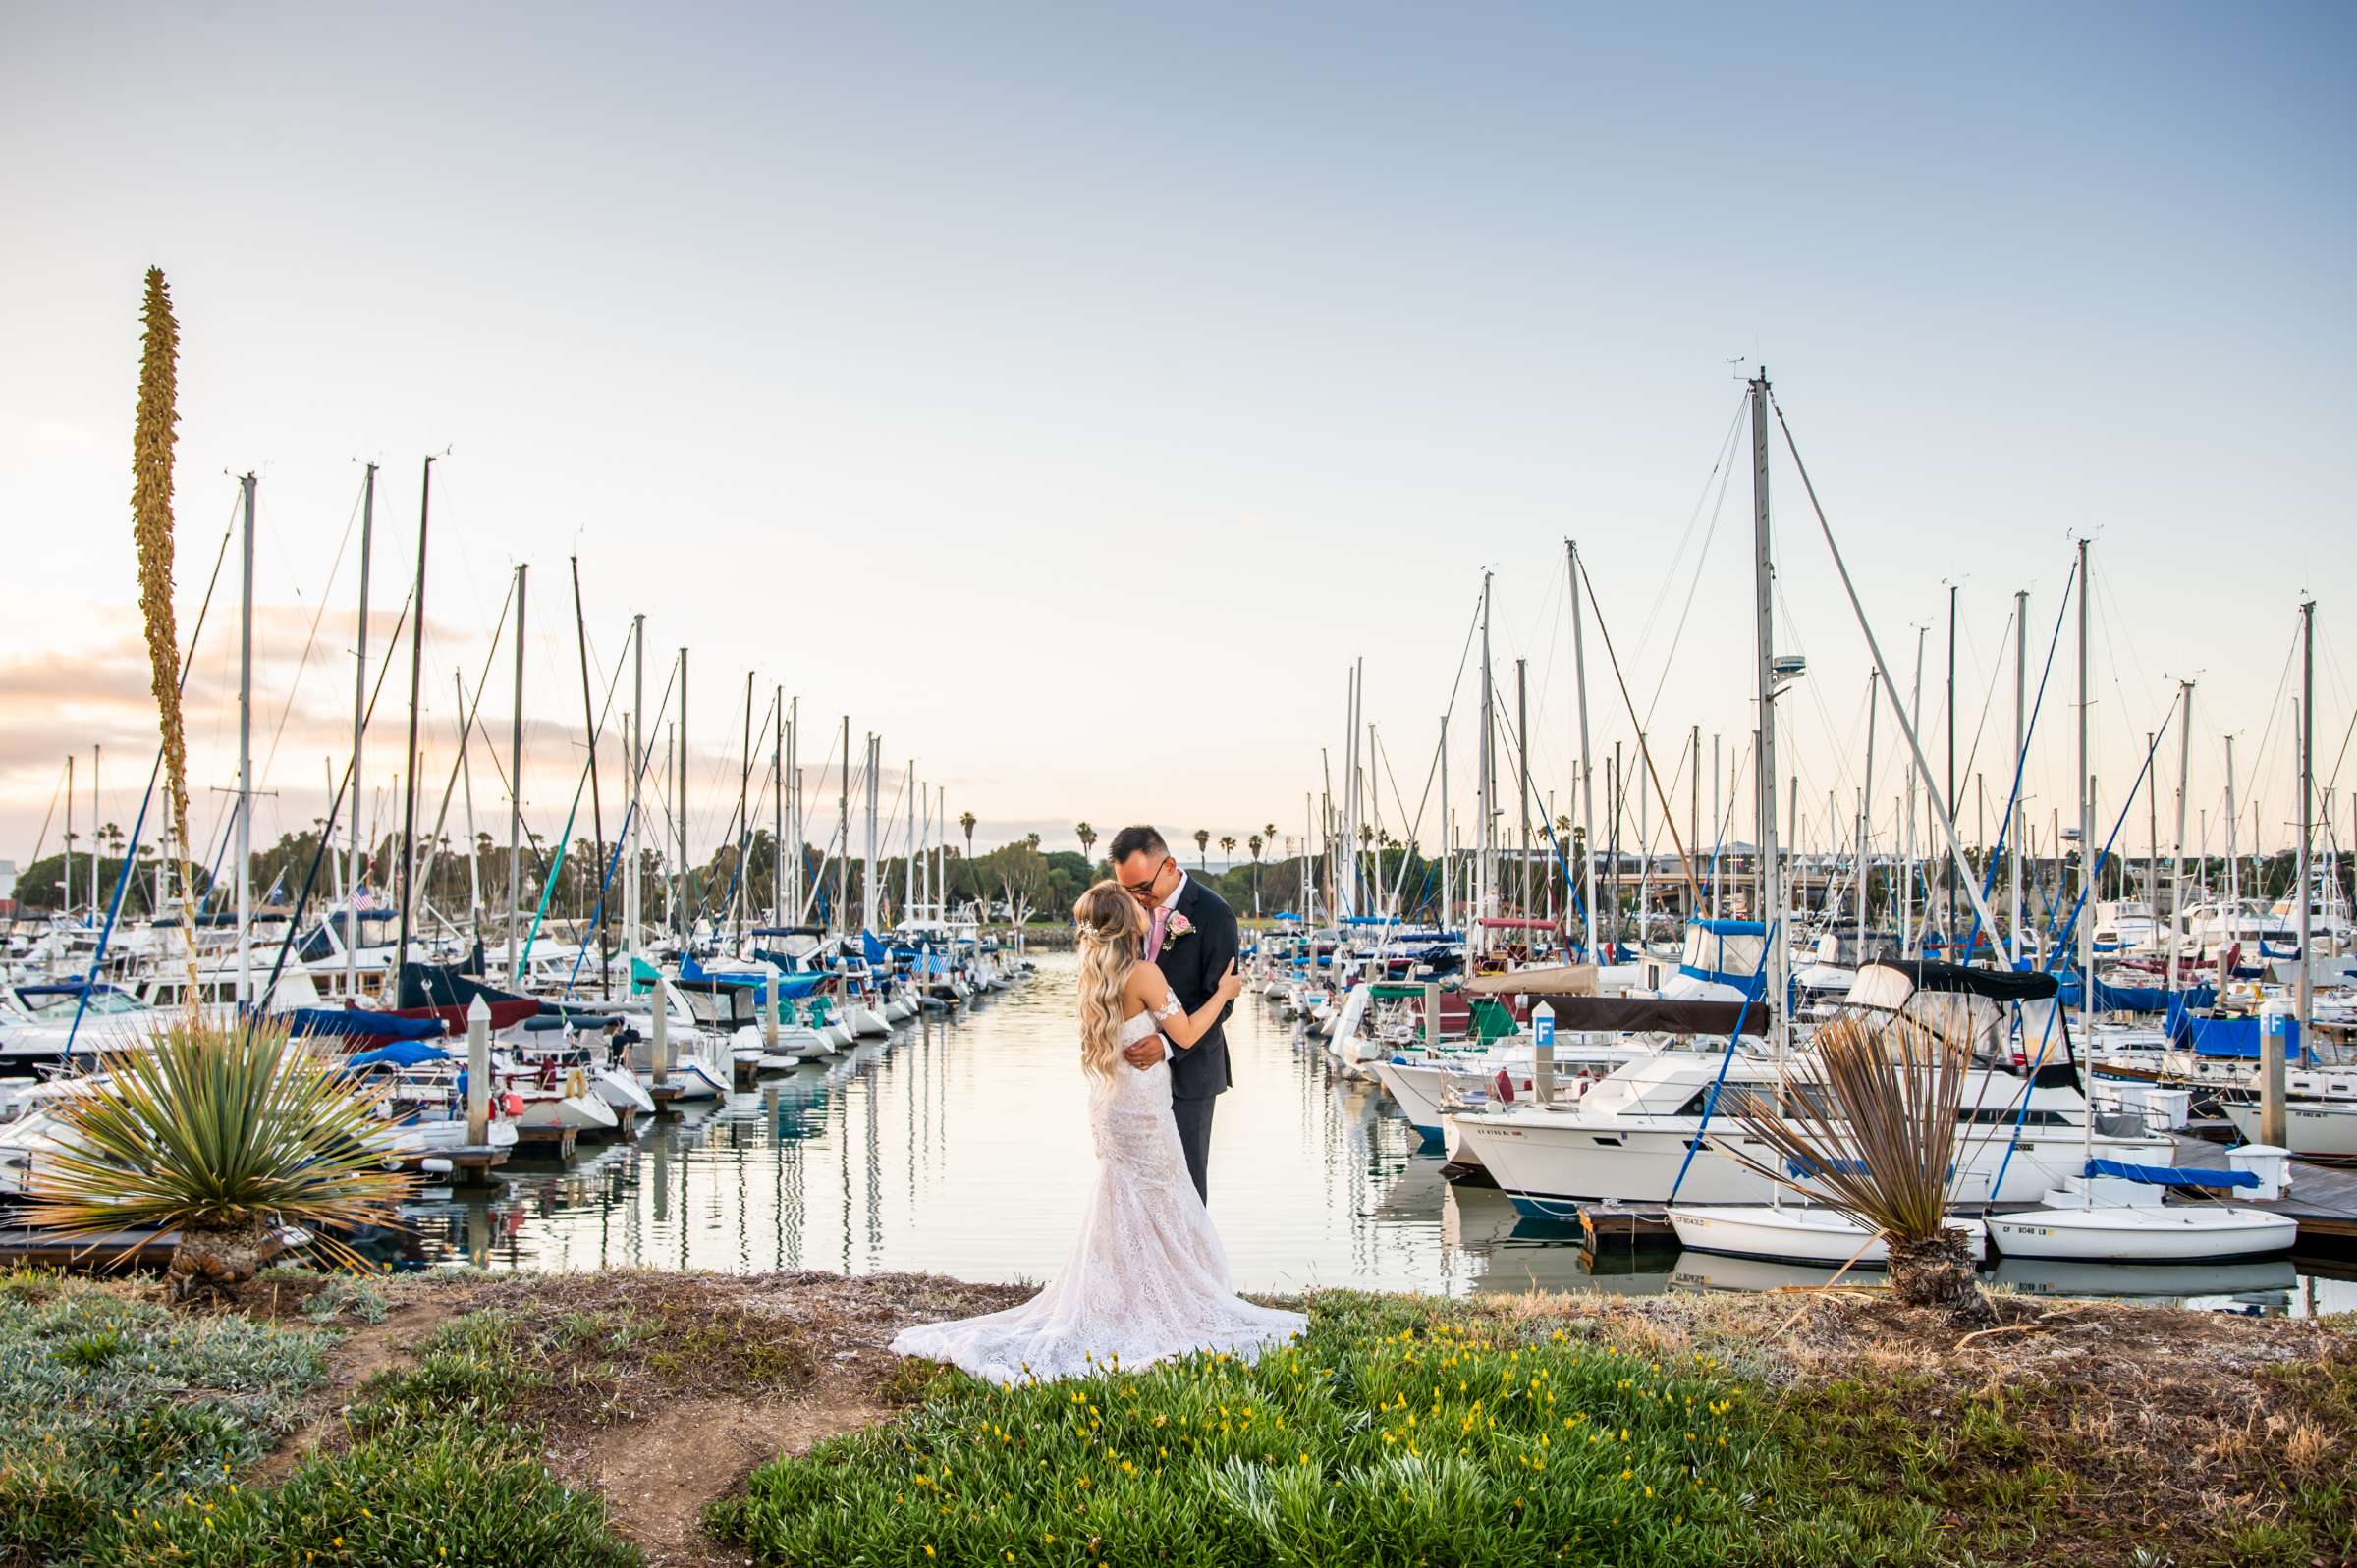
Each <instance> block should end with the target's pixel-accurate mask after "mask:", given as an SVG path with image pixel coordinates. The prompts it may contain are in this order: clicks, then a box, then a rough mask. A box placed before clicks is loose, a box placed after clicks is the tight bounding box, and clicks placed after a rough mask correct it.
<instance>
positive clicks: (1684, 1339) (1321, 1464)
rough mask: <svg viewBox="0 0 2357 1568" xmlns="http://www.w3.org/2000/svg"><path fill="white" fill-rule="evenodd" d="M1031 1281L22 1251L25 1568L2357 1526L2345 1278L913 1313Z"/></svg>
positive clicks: (2, 1412)
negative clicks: (2318, 1310) (60, 1260)
mask: <svg viewBox="0 0 2357 1568" xmlns="http://www.w3.org/2000/svg"><path fill="white" fill-rule="evenodd" d="M1024 1294H1025V1291H1024V1288H1023V1287H1020V1286H1004V1285H973V1284H962V1283H959V1281H956V1280H950V1279H943V1278H939V1277H937V1276H931V1275H914V1274H884V1275H867V1276H859V1277H846V1276H844V1275H840V1274H829V1273H823V1272H808V1271H804V1272H792V1273H771V1274H751V1275H718V1274H699V1273H666V1272H657V1271H627V1270H625V1271H607V1272H601V1273H596V1274H555V1275H530V1274H506V1275H485V1274H475V1273H461V1274H457V1275H450V1274H436V1275H429V1276H423V1277H415V1276H411V1277H400V1276H396V1277H378V1278H376V1279H372V1280H366V1281H354V1280H350V1279H342V1278H328V1277H323V1276H321V1275H317V1274H305V1273H301V1272H298V1271H289V1270H285V1269H273V1270H269V1271H265V1272H264V1273H263V1275H262V1276H261V1277H259V1278H258V1279H257V1280H256V1281H255V1282H254V1285H253V1286H252V1287H251V1288H249V1289H248V1290H247V1292H246V1293H245V1295H244V1297H243V1298H242V1299H241V1301H240V1303H239V1304H238V1307H237V1308H236V1309H235V1310H229V1311H223V1310H217V1309H207V1310H203V1311H197V1310H192V1309H191V1308H189V1307H187V1306H185V1305H184V1306H178V1307H175V1306H173V1305H171V1304H169V1303H168V1302H167V1300H166V1289H165V1286H164V1285H163V1284H162V1283H161V1282H159V1281H155V1280H129V1281H122V1282H115V1283H98V1282H92V1281H88V1280H76V1279H62V1278H59V1277H58V1276H55V1275H49V1274H33V1273H26V1274H13V1275H12V1274H0V1568H20V1565H30V1564H35V1563H40V1564H63V1565H71V1568H84V1565H90V1568H95V1565H100V1564H104V1565H108V1568H113V1565H116V1564H128V1565H132V1568H161V1565H164V1564H173V1565H190V1564H197V1565H206V1568H264V1565H269V1568H281V1565H284V1568H301V1565H326V1564H339V1565H349V1568H444V1565H448V1564H456V1565H460V1568H470V1565H490V1564H498V1565H502V1568H623V1565H626V1564H643V1565H645V1568H713V1565H716V1564H720V1563H729V1564H739V1565H740V1564H743V1563H745V1562H746V1561H747V1560H748V1558H749V1559H751V1560H752V1561H755V1562H759V1563H762V1564H774V1565H781V1568H782V1565H786V1564H819V1563H825V1564H830V1565H831V1564H837V1563H844V1564H900V1563H908V1564H918V1563H922V1564H942V1563H959V1564H966V1563H985V1564H994V1563H995V1564H1001V1565H1010V1564H1014V1563H1023V1564H1087V1563H1095V1562H1114V1563H1141V1564H1142V1563H1198V1562H1200V1563H1210V1564H1223V1563H1247V1562H1248V1563H1262V1562H1278V1563H1296V1564H1327V1563H1332V1564H1337V1565H1342V1564H1352V1565H1356V1564H1400V1565H1405V1564H1410V1563H1417V1562H1423V1563H1427V1564H1431V1565H1435V1568H1438V1565H1442V1564H1455V1565H1481V1564H1493V1563H1495V1564H1525V1563H1552V1562H1565V1563H1574V1562H1590V1563H1601V1562H1610V1563H1665V1564H1684V1563H1693V1564H1705V1563H1709V1564H1718V1563H1776V1564H1810V1563H1848V1562H1875V1563H1883V1564H1913V1563H1924V1564H1935V1563H1938V1564H1945V1563H1967V1562H1970V1563H2049V1562H2064V1561H2067V1562H2071V1563H2074V1564H2092V1565H2098V1568H2110V1565H2119V1568H2127V1565H2130V1564H2147V1563H2154V1564H2157V1563H2168V1564H2175V1565H2180V1568H2192V1565H2196V1564H2229V1563H2231V1564H2246V1563H2247V1564H2284V1565H2313V1564H2315V1563H2319V1562H2323V1563H2328V1564H2330V1563H2341V1562H2348V1561H2357V1490H2353V1489H2352V1481H2351V1475H2350V1470H2349V1466H2348V1464H2347V1458H2346V1456H2347V1454H2348V1453H2349V1452H2350V1451H2351V1448H2352V1445H2357V1325H2353V1324H2352V1323H2351V1321H2350V1320H2348V1319H2345V1318H2344V1319H2340V1320H2332V1321H2328V1322H2323V1323H2315V1322H2297V1321H2287V1320H2282V1319H2275V1320H2251V1319H2246V1318H2241V1317H2235V1316H2228V1315H2220V1314H2214V1313H2201V1312H2187V1311H2178V1310H2174V1309H2165V1308H2151V1307H2136V1306H2122V1305H2116V1304H2108V1303H2096V1302H2066V1301H2053V1300H2042V1299H2032V1298H2027V1297H2021V1296H2015V1295H2011V1294H2008V1293H2004V1292H1999V1293H1996V1294H1994V1295H1992V1297H1991V1306H1992V1309H1993V1311H1994V1312H1995V1314H1996V1315H1997V1316H1998V1318H1999V1319H2000V1320H2001V1324H2000V1326H1999V1330H1998V1331H1997V1332H1995V1333H1989V1332H1985V1331H1976V1332H1971V1333H1967V1332H1964V1331H1962V1330H1959V1329H1958V1328H1957V1327H1956V1326H1955V1325H1953V1324H1952V1323H1950V1322H1949V1321H1948V1320H1947V1318H1946V1316H1945V1315H1944V1314H1942V1313H1939V1312H1935V1311H1928V1310H1925V1309H1919V1308H1908V1307H1904V1306H1902V1305H1900V1304H1898V1303H1896V1302H1895V1301H1893V1300H1891V1298H1890V1296H1889V1295H1888V1293H1886V1292H1875V1291H1854V1292H1853V1291H1848V1290H1846V1289H1845V1290H1841V1291H1836V1292H1831V1293H1826V1292H1816V1293H1804V1294H1800V1295H1793V1294H1775V1295H1743V1294H1716V1293H1712V1294H1697V1293H1686V1292H1675V1293H1672V1294H1669V1295H1665V1296H1656V1297H1647V1298H1614V1297H1609V1296H1604V1295H1597V1294H1587V1295H1579V1294H1573V1295H1561V1294H1558V1295H1545V1294H1532V1295H1526V1296H1491V1297H1474V1298H1471V1299H1467V1300H1455V1301H1452V1300H1442V1299H1438V1298H1432V1297H1416V1296H1373V1295H1362V1294H1357V1293H1354V1292H1348V1291H1325V1292H1319V1293H1317V1294H1315V1295H1313V1296H1311V1297H1309V1298H1307V1299H1306V1300H1304V1301H1302V1302H1300V1303H1298V1305H1300V1306H1302V1307H1304V1308H1305V1309H1306V1310H1307V1311H1308V1313H1309V1315H1310V1320H1311V1326H1310V1331H1309V1332H1308V1334H1307V1335H1305V1336H1304V1337H1303V1338H1302V1339H1301V1340H1300V1341H1299V1342H1298V1343H1297V1344H1296V1345H1294V1346H1292V1347H1290V1348H1288V1349H1287V1350H1286V1351H1284V1352H1281V1353H1279V1354H1277V1355H1274V1356H1272V1357H1270V1358H1268V1359H1267V1360H1265V1361H1263V1362H1262V1363H1261V1364H1259V1365H1258V1366H1253V1367H1246V1366H1243V1365H1241V1364H1240V1363H1237V1362H1235V1361H1233V1359H1230V1360H1222V1359H1220V1358H1217V1357H1209V1358H1199V1359H1197V1360H1195V1361H1191V1362H1188V1363H1184V1364H1179V1365H1175V1366H1167V1367H1156V1368H1149V1369H1125V1368H1115V1367H1108V1368H1106V1369H1105V1370H1104V1371H1103V1372H1102V1373H1101V1374H1099V1375H1098V1376H1096V1377H1093V1378H1090V1379H1084V1380H1081V1381H1078V1382H1069V1383H1060V1384H1048V1385H1039V1386H1029V1387H1018V1388H1014V1389H1002V1388H994V1387H991V1386H988V1385H985V1384H982V1383H979V1382H976V1381H974V1380H973V1379H967V1378H965V1377H963V1376H962V1375H959V1374H956V1373H952V1372H948V1371H946V1370H944V1369H942V1368H939V1367H936V1366H933V1365H931V1364H930V1363H923V1362H909V1361H904V1360H901V1359H899V1358H896V1357H894V1356H892V1355H891V1354H890V1352H889V1350H888V1349H887V1348H886V1347H887V1346H888V1345H889V1344H890V1342H891V1339H892V1336H893V1335H894V1334H895V1333H896V1332H898V1330H899V1329H900V1328H901V1327H902V1326H904V1325H906V1324H907V1323H908V1322H910V1321H912V1320H914V1319H935V1318H942V1317H954V1316H966V1315H970V1314H972V1313H973V1312H975V1311H977V1310H988V1309H991V1308H995V1307H1000V1306H1005V1305H1008V1304H1009V1303H1010V1302H1012V1301H1014V1300H1019V1299H1021V1297H1022V1296H1023V1295H1024ZM781 1456H788V1457H781Z"/></svg>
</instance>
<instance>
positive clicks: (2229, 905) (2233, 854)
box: [2219, 735, 2242, 946]
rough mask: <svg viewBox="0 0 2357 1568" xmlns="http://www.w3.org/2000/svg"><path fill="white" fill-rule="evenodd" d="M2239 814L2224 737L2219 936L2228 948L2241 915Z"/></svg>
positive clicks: (2229, 741) (2229, 744) (2230, 740)
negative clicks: (2223, 841)
mask: <svg viewBox="0 0 2357 1568" xmlns="http://www.w3.org/2000/svg"><path fill="white" fill-rule="evenodd" d="M2239 815H2240V814H2239V813H2238V812H2237V811H2236V810H2235V807H2234V737H2233V736H2232V735H2228V736H2226V928H2225V930H2224V931H2222V932H2220V934H2219V941H2220V945H2221V946H2230V945H2231V944H2232V943H2233V941H2234V931H2235V927H2236V923H2237V921H2238V920H2239V919H2240V917H2241V914H2242V847H2241V845H2240V844H2238V843H2237V842H2236V841H2235V838H2234V833H2235V828H2236V827H2237V825H2238V821H2239Z"/></svg>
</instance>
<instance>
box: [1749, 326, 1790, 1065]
mask: <svg viewBox="0 0 2357 1568" xmlns="http://www.w3.org/2000/svg"><path fill="white" fill-rule="evenodd" d="M1768 517H1769V514H1768V372H1767V369H1766V367H1764V366H1763V367H1762V368H1761V371H1760V373H1759V374H1758V375H1756V376H1754V377H1752V378H1751V526H1752V587H1753V601H1752V625H1753V629H1754V630H1755V632H1756V633H1757V636H1758V644H1759V646H1758V669H1757V676H1758V685H1759V712H1760V752H1759V779H1760V783H1759V790H1760V919H1761V921H1762V922H1763V926H1762V929H1763V931H1764V932H1765V933H1766V937H1767V944H1768V950H1767V953H1766V955H1765V956H1766V958H1767V973H1768V982H1769V995H1770V996H1772V997H1773V998H1775V1001H1774V1006H1775V1009H1776V1011H1775V1019H1776V1052H1777V1060H1778V1062H1779V1063H1780V1064H1781V1062H1782V1061H1783V1059H1784V1056H1785V1054H1786V1051H1787V1048H1788V1046H1789V1043H1790V1033H1789V1028H1788V1025H1789V1023H1790V1019H1789V1018H1788V1017H1787V1016H1786V1014H1787V1013H1788V1011H1789V1009H1788V1008H1787V1007H1786V1006H1785V1004H1784V1003H1785V997H1786V989H1785V979H1784V969H1785V966H1786V962H1787V960H1788V958H1789V949H1790V945H1789V943H1788V942H1787V941H1786V934H1785V931H1784V928H1783V914H1784V877H1783V867H1782V865H1781V863H1780V861H1779V859H1778V846H1777V841H1776V620H1775V603H1776V566H1775V562H1774V560H1773V557H1772V553H1771V549H1770V537H1769V521H1768Z"/></svg>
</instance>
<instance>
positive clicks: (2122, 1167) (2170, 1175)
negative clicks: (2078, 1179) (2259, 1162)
mask: <svg viewBox="0 0 2357 1568" xmlns="http://www.w3.org/2000/svg"><path fill="white" fill-rule="evenodd" d="M2087 1174H2089V1175H2090V1176H2117V1177H2118V1178H2119V1179H2120V1180H2122V1181H2141V1182H2145V1183H2148V1184H2150V1185H2152V1186H2155V1187H2256V1186H2258V1185H2259V1177H2258V1175H2257V1173H2256V1172H2253V1171H2249V1170H2185V1169H2181V1168H2179V1167H2178V1166H2176V1165H2131V1164H2129V1163H2128V1162H2126V1161H2124V1160H2090V1161H2088V1162H2087Z"/></svg>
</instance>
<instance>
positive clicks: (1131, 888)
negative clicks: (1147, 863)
mask: <svg viewBox="0 0 2357 1568" xmlns="http://www.w3.org/2000/svg"><path fill="white" fill-rule="evenodd" d="M1170 863H1171V857H1170V856H1169V855H1164V856H1163V857H1162V865H1158V866H1156V867H1155V868H1154V869H1153V870H1152V871H1150V872H1148V873H1147V874H1146V880H1145V881H1143V882H1124V883H1123V884H1122V891H1123V892H1126V893H1128V894H1129V895H1130V896H1132V897H1136V898H1143V897H1145V896H1146V895H1147V894H1148V893H1150V892H1153V891H1154V884H1156V883H1158V882H1160V881H1161V880H1162V873H1163V867H1165V866H1168V865H1169V864H1170Z"/></svg>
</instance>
